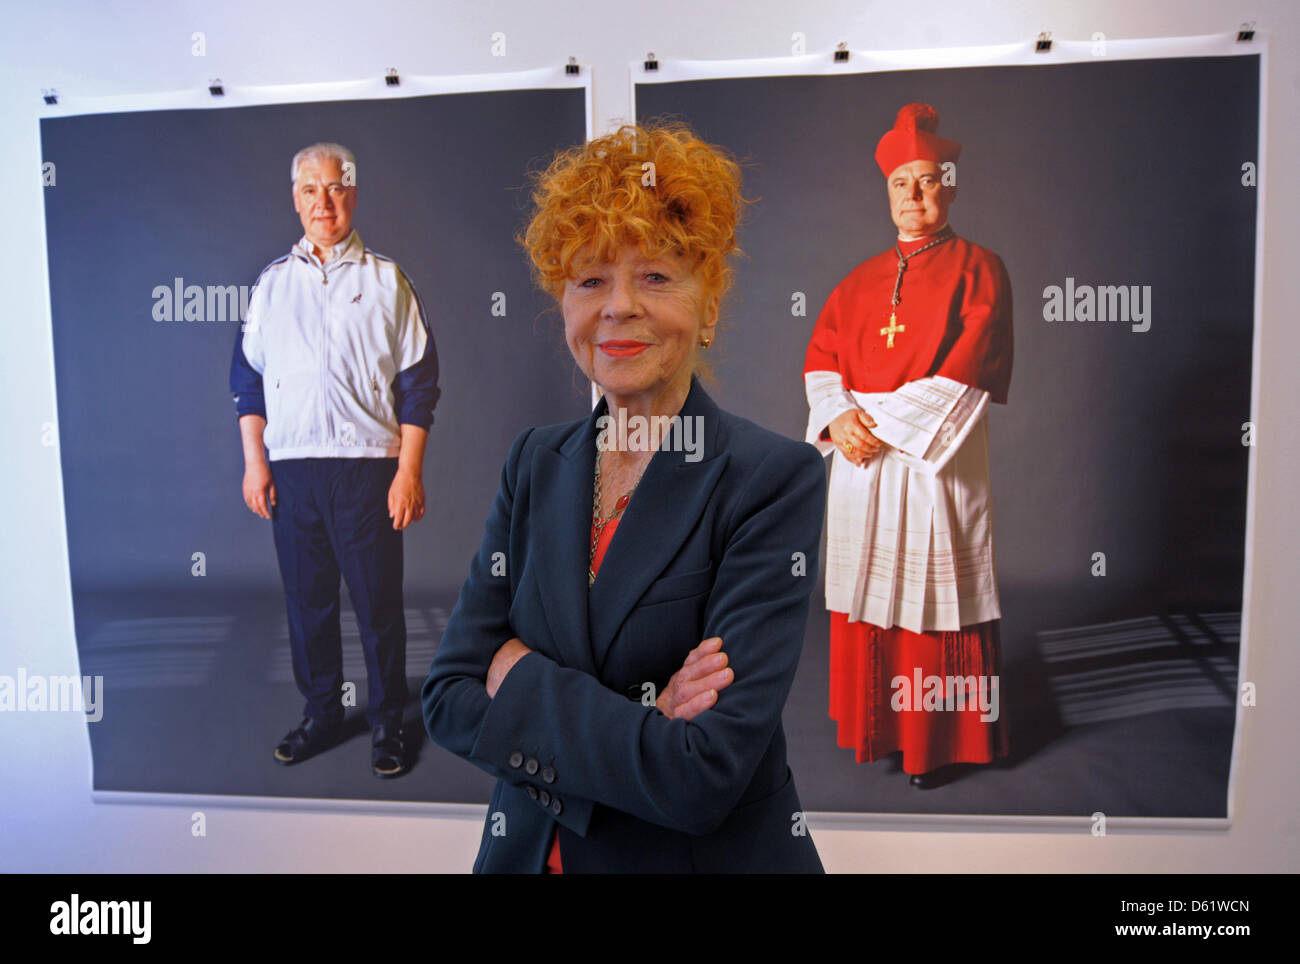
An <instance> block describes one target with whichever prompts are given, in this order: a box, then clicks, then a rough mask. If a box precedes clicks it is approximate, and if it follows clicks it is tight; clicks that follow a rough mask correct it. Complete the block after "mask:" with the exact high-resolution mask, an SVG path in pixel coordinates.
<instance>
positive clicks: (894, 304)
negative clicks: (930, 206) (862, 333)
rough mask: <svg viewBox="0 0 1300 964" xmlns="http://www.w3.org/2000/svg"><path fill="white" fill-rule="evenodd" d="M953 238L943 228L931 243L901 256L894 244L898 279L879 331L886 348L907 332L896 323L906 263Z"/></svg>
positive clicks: (947, 230)
mask: <svg viewBox="0 0 1300 964" xmlns="http://www.w3.org/2000/svg"><path fill="white" fill-rule="evenodd" d="M955 237H956V235H955V234H954V233H953V230H952V228H949V227H945V228H944V229H943V230H942V231H940V232H939V236H938V237H936V238H935V239H934V240H933V241H931V242H930V243H929V244H924V245H922V246H921V247H919V248H917V249H916V250H915V251H913V252H912V253H911V254H903V249H902V248H900V247H899V246H898V242H897V241H895V242H894V253H895V254H897V255H898V278H897V279H896V280H895V281H894V297H893V299H892V300H891V301H890V302H889V324H888V325H887V326H886V327H884V328H881V329H880V333H881V334H882V335H884V336H886V341H885V347H886V348H893V347H894V336H895V335H896V334H898V333H899V332H900V331H907V328H906V326H904V325H900V324H899V323H898V303H899V301H901V300H902V298H901V297H900V292H901V291H902V290H903V272H904V271H906V270H907V262H909V261H911V260H912V259H913V258H915V257H916V256H917V255H918V254H920V253H921V252H922V251H929V250H930V249H931V248H933V247H934V246H935V245H936V244H943V243H944V242H945V241H951V240H952V239H953V238H955Z"/></svg>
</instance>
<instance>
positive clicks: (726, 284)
mask: <svg viewBox="0 0 1300 964" xmlns="http://www.w3.org/2000/svg"><path fill="white" fill-rule="evenodd" d="M650 165H653V167H651V166H650ZM532 189H533V190H532V197H533V206H534V207H533V216H532V219H531V220H530V221H529V223H528V227H527V229H526V230H525V231H524V234H523V235H522V236H521V237H520V239H519V241H520V243H521V244H523V246H524V247H525V248H526V249H527V251H528V255H529V257H530V258H531V259H532V263H533V271H534V276H535V278H536V280H537V284H538V286H539V287H541V288H542V289H543V290H544V291H546V292H548V293H549V294H550V295H551V296H552V297H554V298H555V299H556V301H559V300H560V298H561V297H562V294H563V291H564V283H565V281H566V280H567V279H568V278H571V277H574V276H576V273H577V267H576V266H577V265H578V264H579V263H581V262H583V261H586V260H588V259H594V260H596V261H612V260H614V257H615V254H616V252H617V251H618V249H619V248H621V247H623V246H625V245H628V244H635V245H637V246H638V247H639V248H641V250H642V251H643V252H645V253H646V254H655V253H658V252H663V251H674V252H676V253H679V254H681V255H683V256H685V257H686V258H687V259H688V261H691V262H693V266H694V269H695V271H696V272H698V274H699V277H700V280H701V282H702V284H703V286H704V290H705V292H706V293H707V294H710V295H717V296H718V297H719V298H721V296H722V295H723V294H725V293H726V291H727V289H729V288H730V287H731V283H732V273H731V267H730V265H729V264H728V263H727V256H728V255H730V254H732V253H733V252H735V251H737V250H739V249H738V248H737V246H736V225H737V223H738V222H739V220H740V216H741V211H742V207H743V205H744V204H745V203H747V202H746V201H745V199H744V198H742V197H741V195H740V165H739V164H737V163H736V162H735V160H733V159H732V157H731V155H730V154H729V153H728V152H727V151H726V150H725V149H723V148H721V147H717V146H714V145H711V144H706V143H705V142H704V141H703V140H701V139H700V138H699V137H697V136H696V135H695V133H694V132H693V131H692V130H691V129H690V128H689V127H687V126H686V125H685V124H680V123H661V124H655V125H654V126H650V127H643V126H641V125H639V124H627V125H624V126H623V127H620V128H619V129H618V130H617V131H615V132H614V133H612V134H607V135H605V136H604V137H598V138H596V139H595V140H593V141H591V142H589V143H587V144H581V145H578V146H576V147H572V148H569V149H568V150H565V151H561V152H560V153H559V154H557V155H556V156H555V158H554V159H553V160H552V161H551V163H550V165H549V166H548V167H547V168H546V169H545V170H544V171H541V172H540V173H538V174H536V175H534V177H533V178H532Z"/></svg>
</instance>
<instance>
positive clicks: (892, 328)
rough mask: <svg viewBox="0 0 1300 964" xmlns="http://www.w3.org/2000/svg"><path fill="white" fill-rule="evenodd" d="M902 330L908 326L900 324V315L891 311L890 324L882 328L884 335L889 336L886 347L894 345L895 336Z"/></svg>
mask: <svg viewBox="0 0 1300 964" xmlns="http://www.w3.org/2000/svg"><path fill="white" fill-rule="evenodd" d="M900 331H907V328H906V326H904V325H900V324H899V323H898V315H897V314H895V313H894V312H892V311H891V312H890V313H889V326H888V327H886V328H881V329H880V333H881V334H882V335H888V336H889V337H888V339H887V340H886V341H885V347H886V348H893V347H894V336H895V335H896V334H898V333H899V332H900Z"/></svg>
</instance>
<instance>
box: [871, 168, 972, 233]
mask: <svg viewBox="0 0 1300 964" xmlns="http://www.w3.org/2000/svg"><path fill="white" fill-rule="evenodd" d="M942 179H943V168H941V167H940V166H939V164H938V163H937V162H936V161H909V162H908V163H906V164H903V165H900V166H899V167H898V168H897V169H895V171H894V173H892V174H890V175H889V180H888V182H887V183H888V185H889V214H890V216H891V217H892V218H893V219H894V224H895V225H897V226H898V233H899V234H905V235H907V236H908V237H913V238H916V237H920V236H921V235H923V234H933V233H934V232H935V231H938V230H939V229H940V228H941V227H943V226H944V225H945V224H946V223H947V222H948V207H949V205H951V204H952V201H953V198H954V197H955V196H956V194H957V189H956V188H954V187H945V186H944V185H943V183H942Z"/></svg>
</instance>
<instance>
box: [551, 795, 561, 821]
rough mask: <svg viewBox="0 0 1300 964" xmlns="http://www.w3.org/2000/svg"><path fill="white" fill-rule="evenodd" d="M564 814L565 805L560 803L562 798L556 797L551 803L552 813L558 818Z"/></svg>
mask: <svg viewBox="0 0 1300 964" xmlns="http://www.w3.org/2000/svg"><path fill="white" fill-rule="evenodd" d="M563 812H564V804H562V803H560V798H559V797H556V798H554V799H553V800H552V801H551V813H553V814H555V815H556V816H557V817H558V816H559V815H560V814H561V813H563Z"/></svg>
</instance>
